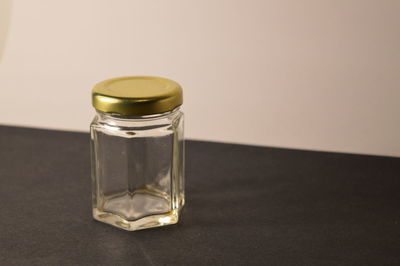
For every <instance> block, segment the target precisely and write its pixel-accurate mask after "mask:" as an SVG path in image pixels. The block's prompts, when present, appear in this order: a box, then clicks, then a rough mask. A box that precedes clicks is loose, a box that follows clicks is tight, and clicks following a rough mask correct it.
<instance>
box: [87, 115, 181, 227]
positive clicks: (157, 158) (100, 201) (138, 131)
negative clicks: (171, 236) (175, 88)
mask: <svg viewBox="0 0 400 266" xmlns="http://www.w3.org/2000/svg"><path fill="white" fill-rule="evenodd" d="M90 129H91V130H90V131H91V148H92V194H93V217H94V218H95V219H96V220H99V221H101V222H105V223H108V224H111V225H114V226H117V227H119V228H122V229H125V230H129V231H134V230H139V229H145V228H150V227H157V226H163V225H169V224H174V223H177V222H178V218H179V211H180V209H181V208H182V207H183V205H184V169H183V167H184V161H183V160H184V139H183V113H182V112H181V111H180V110H179V108H177V109H175V110H174V111H171V112H168V113H163V114H159V115H149V116H140V117H124V116H119V115H110V114H106V113H102V112H98V113H97V115H96V116H95V118H94V120H93V122H92V124H91V128H90Z"/></svg>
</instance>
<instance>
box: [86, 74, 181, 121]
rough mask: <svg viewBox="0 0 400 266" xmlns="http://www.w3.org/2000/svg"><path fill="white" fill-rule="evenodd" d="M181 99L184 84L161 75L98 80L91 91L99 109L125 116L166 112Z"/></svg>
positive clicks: (94, 104)
mask: <svg viewBox="0 0 400 266" xmlns="http://www.w3.org/2000/svg"><path fill="white" fill-rule="evenodd" d="M182 102H183V97H182V88H181V86H180V85H179V84H178V83H176V82H175V81H173V80H170V79H166V78H159V77H149V76H131V77H120V78H113V79H108V80H105V81H102V82H100V83H97V84H96V85H95V86H94V88H93V90H92V105H93V107H94V108H95V109H96V110H98V111H101V112H105V113H114V114H120V115H126V116H141V115H151V114H158V113H164V112H168V111H172V110H173V109H175V108H176V107H178V106H180V105H182Z"/></svg>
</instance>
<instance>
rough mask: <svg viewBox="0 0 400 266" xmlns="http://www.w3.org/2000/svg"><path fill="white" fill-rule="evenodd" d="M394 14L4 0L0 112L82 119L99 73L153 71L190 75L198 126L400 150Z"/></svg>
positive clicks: (81, 124)
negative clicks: (9, 14)
mask: <svg viewBox="0 0 400 266" xmlns="http://www.w3.org/2000/svg"><path fill="white" fill-rule="evenodd" d="M10 3H11V8H9V4H10ZM8 11H11V16H10V19H8V18H7V14H8V13H9V12H8ZM399 14H400V1H397V0H392V1H390V0H380V1H378V0H375V1H369V0H331V1H320V0H300V1H299V0H292V1H282V0H276V1H262V0H260V1H255V0H252V1H251V0H248V1H245V0H202V1H198V0H197V1H196V0H168V1H165V0H157V1H149V0H146V1H145V0H143V1H136V0H112V1H111V0H107V1H105V0H69V1H61V0H29V1H28V0H15V1H12V2H11V0H0V23H1V26H0V36H3V37H0V53H1V50H2V44H1V42H3V44H5V47H4V49H3V55H2V56H1V58H0V60H1V61H0V123H1V124H12V125H24V126H34V127H45V128H55V129H67V130H81V131H87V129H88V125H89V123H90V120H91V118H92V116H93V114H94V112H93V110H92V107H91V105H90V90H91V88H92V86H93V85H94V84H95V83H96V82H98V81H100V80H103V79H106V78H110V77H115V76H122V75H157V76H164V77H169V78H171V79H175V80H176V81H178V82H179V83H181V85H182V86H183V87H184V96H185V112H186V119H187V120H186V121H187V123H186V135H187V137H189V138H195V139H204V140H217V141H227V142H238V143H248V144H257V145H272V146H282V147H294V148H306V149H318V150H331V151H345V152H356V153H369V154H385V155H394V156H400V104H399V100H400V71H399V70H400V15H399ZM7 21H8V22H9V25H8V26H7V24H8V23H7ZM6 29H8V31H7V32H8V34H5V32H6ZM4 36H5V37H6V38H5V42H4V40H3V39H4Z"/></svg>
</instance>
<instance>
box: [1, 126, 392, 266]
mask: <svg viewBox="0 0 400 266" xmlns="http://www.w3.org/2000/svg"><path fill="white" fill-rule="evenodd" d="M186 147H187V158H186V159H187V160H186V175H187V179H186V180H187V185H186V196H187V204H186V205H185V208H184V210H183V213H182V216H181V220H180V222H179V224H177V225H172V226H167V227H162V228H155V229H148V230H142V231H136V232H127V231H123V230H120V229H117V228H115V227H112V226H109V225H106V224H102V223H100V222H97V221H94V220H93V219H92V217H91V187H90V184H91V183H90V155H89V134H85V133H74V132H61V131H50V130H38V129H27V128H18V127H6V126H3V127H1V126H0V210H1V211H0V265H400V193H399V192H400V158H390V157H378V156H365V155H350V154H340V153H326V152H313V151H301V150H289V149H278V148H266V147H256V146H244V145H233V144H222V143H211V142H200V141H188V142H187V146H186Z"/></svg>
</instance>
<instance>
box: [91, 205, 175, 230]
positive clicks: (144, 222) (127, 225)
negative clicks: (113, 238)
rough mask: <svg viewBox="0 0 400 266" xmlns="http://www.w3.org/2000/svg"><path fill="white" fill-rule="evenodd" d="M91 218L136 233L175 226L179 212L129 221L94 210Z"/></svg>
mask: <svg viewBox="0 0 400 266" xmlns="http://www.w3.org/2000/svg"><path fill="white" fill-rule="evenodd" d="M93 218H94V219H95V220H97V221H100V222H103V223H106V224H110V225H112V226H115V227H118V228H120V229H123V230H127V231H137V230H142V229H147V228H153V227H159V226H165V225H171V224H176V223H177V222H178V219H179V211H178V210H173V211H171V212H168V213H163V214H156V215H149V216H145V217H142V218H140V219H137V220H134V221H129V220H126V219H124V218H122V217H121V216H119V215H116V214H113V213H110V212H105V211H101V210H99V209H97V208H94V209H93Z"/></svg>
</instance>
